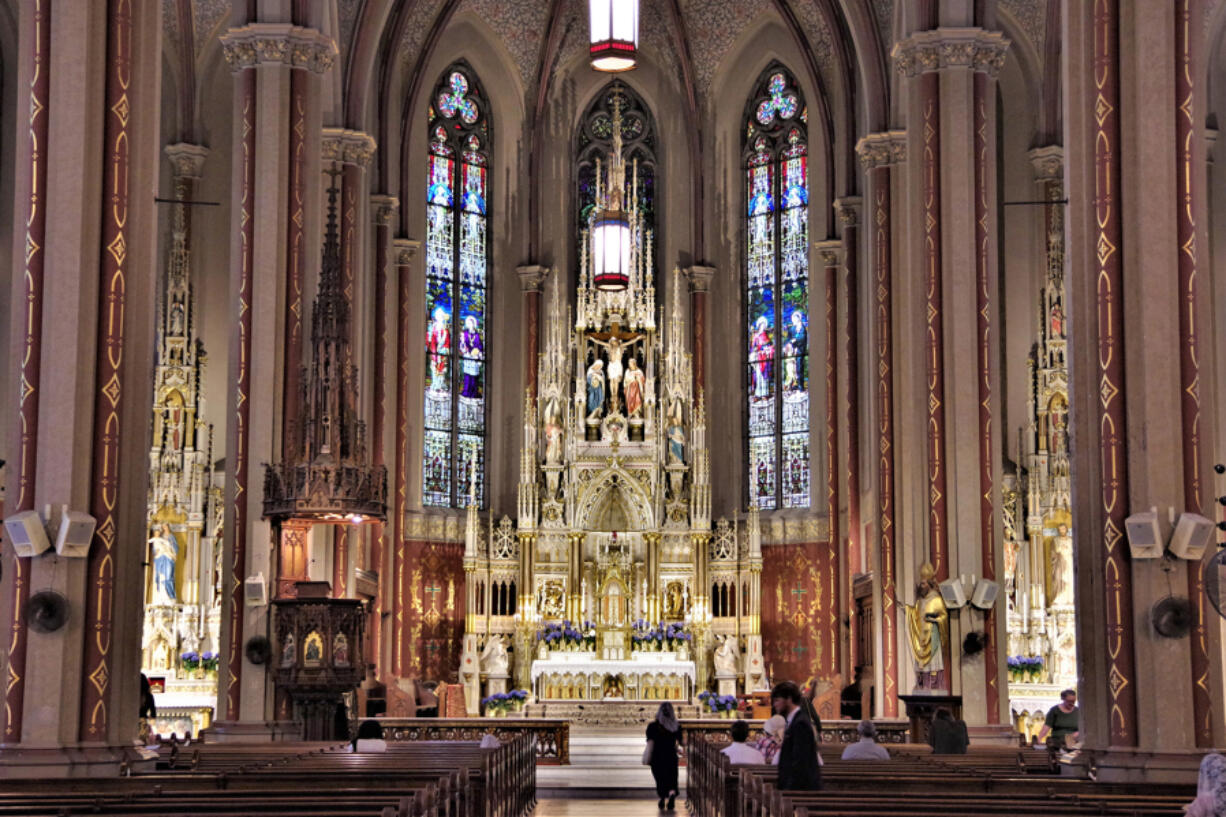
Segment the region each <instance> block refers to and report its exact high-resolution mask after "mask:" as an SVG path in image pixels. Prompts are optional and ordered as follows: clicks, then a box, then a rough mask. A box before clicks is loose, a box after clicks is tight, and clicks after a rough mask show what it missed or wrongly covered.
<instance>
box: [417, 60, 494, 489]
mask: <svg viewBox="0 0 1226 817" xmlns="http://www.w3.org/2000/svg"><path fill="white" fill-rule="evenodd" d="M431 100H432V104H431V105H430V109H429V112H428V118H429V139H430V151H429V157H428V158H427V160H426V161H427V168H426V176H427V178H426V301H425V306H426V338H425V341H426V377H425V393H426V398H425V416H424V419H425V423H424V425H425V439H424V445H423V461H422V495H421V500H422V504H423V505H428V506H436V507H443V508H452V507H463V506H466V505H467V504H468V495H469V491H470V485H471V483H472V479H473V472H474V471H475V472H476V499H477V504H478V505H484V504H485V395H486V388H487V385H488V384H487V377H486V367H485V361H486V358H487V356H488V354H489V349H488V346H487V345H486V341H487V339H488V337H489V334H488V327H487V314H488V313H487V310H486V301H487V294H486V293H487V287H488V282H487V280H486V272H487V269H488V267H489V242H488V240H487V235H486V233H487V230H488V224H489V156H490V125H489V107H488V105H487V103H486V99H485V95H484V93H483V92H482V91H481V87H480V85H479V84H478V83H477V81H476V80H475V78H474V76H473V73H472V71H471V69H469V68H468V67H467V66H466V65H464V64H457V65H454V66H452V67H451V68H449V69H448V70H446V71H444V72H443V76H442V78H441V79H440V80H439V83H438V85H437V86H435V89H434V94H433V96H432V97H431Z"/></svg>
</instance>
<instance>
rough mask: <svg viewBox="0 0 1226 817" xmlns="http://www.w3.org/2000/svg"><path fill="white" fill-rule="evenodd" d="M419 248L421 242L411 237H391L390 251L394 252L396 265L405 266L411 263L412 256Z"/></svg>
mask: <svg viewBox="0 0 1226 817" xmlns="http://www.w3.org/2000/svg"><path fill="white" fill-rule="evenodd" d="M419 249H421V242H420V241H414V240H413V239H411V238H393V239H392V252H393V253H395V258H396V266H398V267H407V266H408V265H409V264H411V263H413V256H414V255H416V254H417V251H418V250H419Z"/></svg>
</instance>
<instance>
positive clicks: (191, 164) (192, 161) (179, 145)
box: [162, 142, 209, 179]
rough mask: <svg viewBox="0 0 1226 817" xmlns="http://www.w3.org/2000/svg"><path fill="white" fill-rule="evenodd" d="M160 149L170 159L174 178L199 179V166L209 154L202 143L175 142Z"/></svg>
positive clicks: (202, 164)
mask: <svg viewBox="0 0 1226 817" xmlns="http://www.w3.org/2000/svg"><path fill="white" fill-rule="evenodd" d="M162 150H163V152H165V154H166V158H167V159H169V160H170V166H171V167H172V168H173V169H174V172H175V178H176V179H199V178H200V168H201V167H203V166H204V160H205V158H207V157H208V155H209V149H208V148H206V147H204V146H203V145H189V144H188V143H186V142H176V143H175V144H173V145H167V146H166V147H164V148H163V149H162Z"/></svg>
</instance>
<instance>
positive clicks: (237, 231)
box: [216, 21, 336, 739]
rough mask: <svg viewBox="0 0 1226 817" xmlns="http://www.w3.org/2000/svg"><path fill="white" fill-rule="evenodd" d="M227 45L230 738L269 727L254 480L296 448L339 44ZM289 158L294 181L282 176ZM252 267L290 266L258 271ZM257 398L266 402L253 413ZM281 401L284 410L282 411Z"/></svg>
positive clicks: (272, 38)
mask: <svg viewBox="0 0 1226 817" xmlns="http://www.w3.org/2000/svg"><path fill="white" fill-rule="evenodd" d="M221 44H222V53H223V55H224V56H225V58H226V61H227V62H228V63H229V65H230V68H231V71H233V72H234V75H235V94H234V138H233V144H234V153H233V170H232V174H233V176H232V185H231V190H232V194H231V195H232V204H231V212H232V213H233V214H234V220H235V225H234V229H233V230H232V231H231V235H232V239H231V253H230V263H231V270H230V297H231V304H232V312H231V314H232V316H233V321H234V323H233V324H232V329H231V333H232V334H231V342H230V361H229V378H228V379H229V382H230V383H231V384H232V387H231V392H230V394H229V395H228V396H227V406H228V410H229V411H230V414H231V417H232V422H231V425H230V428H229V429H228V432H227V440H226V462H227V464H228V473H227V475H226V515H225V523H224V524H225V540H226V545H225V547H226V553H227V555H228V558H227V559H226V560H225V562H224V571H223V572H224V575H223V579H222V585H223V606H224V607H225V609H226V610H227V615H226V617H225V620H224V621H223V626H222V653H223V654H224V655H225V656H226V661H225V663H224V664H223V668H222V670H221V672H220V674H219V678H218V683H219V688H220V689H222V690H224V697H225V703H224V706H223V707H222V712H221V713H219V715H220V717H219V722H218V724H217V727H216V731H217V732H218V735H219V738H223V739H225V738H231V737H235V736H237V735H239V734H242V733H244V732H253V733H255V734H266V727H265V726H264V723H265V721H266V714H267V713H266V712H265V695H264V680H265V675H266V672H267V669H266V665H265V666H259V665H254V664H251V663H250V662H248V661H245V660H244V644H245V642H246V637H247V636H248V635H249V634H251V633H255V632H261V631H262V630H263V628H264V627H265V626H266V619H267V616H268V610H267V608H247V607H246V606H245V605H244V603H243V598H242V597H243V582H244V580H245V579H246V577H248V576H251V575H255V574H257V573H262V574H263V575H264V576H265V577H267V579H268V580H269V592H270V595H271V594H273V593H275V592H276V590H275V588H276V578H277V576H276V574H277V572H278V571H277V565H276V564H275V562H274V561H273V560H272V559H271V558H270V552H269V551H273V550H274V548H269V549H267V550H265V549H263V548H260V547H258V546H253V545H255V543H260V542H269V541H271V536H272V531H271V529H270V526H269V524H268V523H267V522H265V521H262V519H261V517H262V515H263V497H262V492H261V491H258V490H252V481H253V477H254V476H255V475H253V474H252V473H251V465H252V463H253V462H255V463H259V462H273V461H275V460H276V459H278V453H279V451H278V449H280V448H282V446H283V445H286V444H288V445H289V446H290V449H292V447H293V442H292V438H293V435H292V434H291V433H290V429H291V428H292V426H293V423H294V422H295V421H294V419H293V418H294V416H295V414H294V412H295V411H296V407H297V405H298V403H299V396H300V394H301V386H300V385H298V384H299V380H298V378H299V376H300V374H301V362H302V279H303V275H304V270H305V268H306V263H307V261H306V253H307V250H308V248H307V246H306V245H305V244H304V242H305V241H306V235H307V232H306V228H307V225H308V224H313V223H315V220H314V218H313V216H312V214H311V212H310V208H309V207H308V206H307V201H308V200H309V195H308V192H307V191H308V190H311V189H317V185H315V186H314V187H312V185H310V184H309V183H308V182H309V181H310V180H309V177H308V175H307V174H308V171H309V168H310V167H313V166H314V165H313V164H312V162H311V157H309V156H307V148H306V146H307V145H314V144H316V141H315V140H309V141H308V140H307V139H306V130H307V128H308V127H309V125H310V122H311V118H310V117H309V116H308V114H307V106H308V99H309V94H308V91H310V92H312V93H318V75H320V74H322V73H324V72H326V71H327V70H329V69H330V68H331V66H332V64H333V62H334V60H335V58H336V46H335V45H334V44H333V42H332V41H331V40H330V39H329V38H327V37H325V36H323V35H322V34H320V33H319V32H317V31H314V30H312V29H307V28H302V27H299V26H295V25H292V24H289V23H265V22H258V21H252V22H250V23H248V24H247V25H244V26H241V27H238V28H232V29H230V30H229V31H228V32H226V33H225V34H224V35H222V38H221ZM295 75H296V76H297V77H298V79H297V80H295V79H294V76H295ZM312 78H314V79H313V81H312ZM291 132H293V136H292V137H291ZM287 168H288V179H287V181H286V182H284V183H279V182H278V181H277V180H280V179H285V178H286V171H287ZM257 180H262V181H260V183H258V184H257ZM257 269H260V270H282V269H283V270H285V273H284V275H280V276H275V275H258V276H257V275H255V270H257ZM281 303H283V304H284V307H285V310H286V312H285V315H286V321H285V332H284V334H281V335H278V333H277V330H276V326H275V322H272V321H255V320H253V317H254V316H255V315H257V314H259V315H274V314H276V311H277V309H278V304H281ZM278 351H281V352H283V354H282V355H278ZM278 367H280V368H278ZM290 381H292V382H290ZM291 395H292V397H291ZM252 406H257V407H260V408H261V409H263V407H267V410H260V411H256V412H253V411H252V410H251V407H252ZM279 408H281V409H285V410H284V411H283V412H278V409H279ZM279 413H280V414H281V415H282V416H280V417H279V416H278V414H279ZM284 450H288V449H284ZM284 456H286V455H285V454H284V453H282V457H284ZM287 530H288V528H287ZM279 549H280V543H279V542H278V543H276V550H279Z"/></svg>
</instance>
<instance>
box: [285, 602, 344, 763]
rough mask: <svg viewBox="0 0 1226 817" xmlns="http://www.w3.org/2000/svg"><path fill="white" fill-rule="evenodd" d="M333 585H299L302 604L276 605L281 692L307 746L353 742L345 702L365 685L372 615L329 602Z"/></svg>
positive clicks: (342, 603)
mask: <svg viewBox="0 0 1226 817" xmlns="http://www.w3.org/2000/svg"><path fill="white" fill-rule="evenodd" d="M329 589H330V586H329V584H328V583H327V582H299V583H298V586H297V598H292V599H279V600H277V601H274V602H273V607H274V608H275V609H276V614H277V617H276V633H277V651H276V653H275V654H274V656H273V665H274V667H275V669H276V684H277V687H278V690H279V691H280V692H281V693H282V694H284V695H286V696H287V697H288V699H289V701H290V704H291V706H292V707H293V718H294V720H295V721H298V722H300V723H301V724H302V739H303V740H348V738H349V734H348V719H347V717H344V706H345V701H344V696H345V694H346V693H350V692H354V691H355V690H356V689H357V687H358V684H360V683H361V682H362V677H363V674H364V669H365V666H366V664H365V659H364V656H363V644H362V635H363V633H364V632H365V628H364V626H363V625H364V623H365V618H366V611H365V608H364V606H363V602H362V601H361V600H360V599H333V598H328V593H329Z"/></svg>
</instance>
